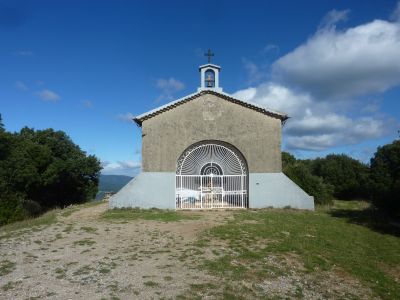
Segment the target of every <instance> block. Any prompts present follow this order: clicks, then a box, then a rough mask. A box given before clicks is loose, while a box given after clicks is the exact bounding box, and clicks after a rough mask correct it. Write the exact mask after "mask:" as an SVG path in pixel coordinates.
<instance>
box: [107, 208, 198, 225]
mask: <svg viewBox="0 0 400 300" xmlns="http://www.w3.org/2000/svg"><path fill="white" fill-rule="evenodd" d="M102 218H103V219H105V220H110V221H114V220H115V221H128V220H137V219H142V220H154V221H161V222H176V221H181V220H196V219H199V218H200V216H199V215H193V214H192V213H187V212H177V211H171V210H162V209H138V208H132V209H112V210H108V211H106V212H105V213H104V214H103V215H102Z"/></svg>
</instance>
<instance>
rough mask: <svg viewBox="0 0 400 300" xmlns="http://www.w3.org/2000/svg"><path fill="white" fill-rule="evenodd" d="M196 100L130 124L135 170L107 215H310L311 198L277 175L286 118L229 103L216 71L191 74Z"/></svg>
mask: <svg viewBox="0 0 400 300" xmlns="http://www.w3.org/2000/svg"><path fill="white" fill-rule="evenodd" d="M199 71H200V87H199V88H198V90H197V92H196V93H193V94H191V95H188V96H185V97H183V98H180V99H178V100H175V101H172V102H170V103H168V104H166V105H163V106H161V107H158V108H155V109H153V110H151V111H149V112H146V113H144V114H141V115H139V116H137V117H135V118H134V119H133V120H134V122H135V123H136V124H137V125H138V126H140V127H141V129H142V171H141V173H140V174H139V175H138V176H136V177H135V178H134V179H132V181H131V182H129V183H128V184H127V185H126V186H125V187H123V188H122V189H121V190H120V191H119V192H118V193H117V194H115V195H114V196H113V197H111V199H110V208H122V207H139V208H153V207H155V208H162V209H177V210H179V209H232V208H265V207H280V208H282V207H289V206H290V207H292V208H299V209H310V210H313V209H314V198H313V197H312V196H309V195H308V194H307V193H305V192H304V191H303V190H302V189H301V188H300V187H299V186H297V185H296V184H295V183H294V182H293V181H292V180H290V179H289V178H288V177H287V176H286V175H285V174H283V173H282V158H281V139H282V127H283V125H284V124H285V122H286V120H287V119H288V116H287V115H286V114H284V113H281V112H276V111H273V110H270V109H268V108H265V107H262V106H260V105H258V104H255V103H250V102H248V101H246V100H245V99H237V98H235V97H233V96H231V95H229V94H227V93H224V92H223V90H222V87H221V86H220V81H219V79H220V78H219V75H220V71H221V68H220V66H217V65H214V64H211V63H210V62H209V63H208V64H206V65H202V66H200V67H199Z"/></svg>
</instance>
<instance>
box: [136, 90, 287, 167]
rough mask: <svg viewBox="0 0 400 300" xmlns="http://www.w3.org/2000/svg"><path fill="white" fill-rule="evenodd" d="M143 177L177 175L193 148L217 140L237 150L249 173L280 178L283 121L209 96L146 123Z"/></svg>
mask: <svg viewBox="0 0 400 300" xmlns="http://www.w3.org/2000/svg"><path fill="white" fill-rule="evenodd" d="M142 136H143V138H142V169H143V171H144V172H175V171H176V162H177V160H178V158H179V156H180V155H181V154H182V153H183V151H184V150H185V149H186V148H188V147H189V146H190V145H192V144H194V143H196V142H199V141H203V140H219V141H223V142H227V143H230V144H232V145H233V146H235V147H236V148H237V149H238V150H239V151H241V153H242V154H243V156H244V157H245V159H246V160H247V165H248V167H249V172H250V173H278V172H281V171H282V163H281V121H280V120H279V119H276V118H273V117H270V116H267V115H265V114H262V113H260V112H257V111H254V110H252V109H249V108H246V107H243V106H241V105H238V104H235V103H232V102H229V101H227V100H225V99H222V98H219V97H217V96H215V95H211V94H205V95H202V96H200V97H198V98H196V99H194V100H191V101H189V102H187V103H184V104H182V105H180V106H178V107H175V108H173V109H171V110H169V111H166V112H163V113H161V114H159V115H157V116H155V117H153V118H150V119H148V120H145V121H144V122H143V123H142Z"/></svg>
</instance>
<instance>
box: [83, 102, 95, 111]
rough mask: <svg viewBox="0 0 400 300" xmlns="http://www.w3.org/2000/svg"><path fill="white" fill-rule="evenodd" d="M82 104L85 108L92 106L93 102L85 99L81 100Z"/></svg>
mask: <svg viewBox="0 0 400 300" xmlns="http://www.w3.org/2000/svg"><path fill="white" fill-rule="evenodd" d="M83 106H85V107H86V108H89V109H90V108H93V102H92V101H90V100H85V101H83Z"/></svg>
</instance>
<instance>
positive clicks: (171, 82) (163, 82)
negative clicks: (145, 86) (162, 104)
mask: <svg viewBox="0 0 400 300" xmlns="http://www.w3.org/2000/svg"><path fill="white" fill-rule="evenodd" d="M156 86H157V88H159V89H160V90H161V95H160V96H159V97H158V98H157V100H156V101H157V102H158V101H162V100H171V99H173V95H174V93H176V92H179V91H181V90H183V89H184V88H185V85H184V84H183V82H181V81H179V80H177V79H175V78H173V77H170V78H168V79H164V78H160V79H157V82H156Z"/></svg>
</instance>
